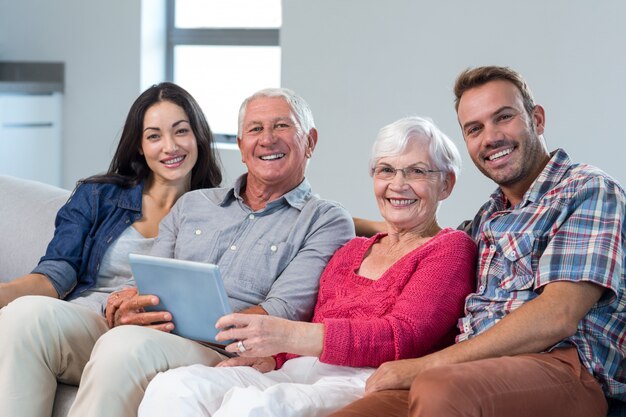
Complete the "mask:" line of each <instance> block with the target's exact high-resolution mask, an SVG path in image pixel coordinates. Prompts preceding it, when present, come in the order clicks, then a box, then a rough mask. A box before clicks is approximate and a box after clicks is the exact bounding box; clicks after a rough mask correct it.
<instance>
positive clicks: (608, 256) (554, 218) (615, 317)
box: [457, 149, 626, 401]
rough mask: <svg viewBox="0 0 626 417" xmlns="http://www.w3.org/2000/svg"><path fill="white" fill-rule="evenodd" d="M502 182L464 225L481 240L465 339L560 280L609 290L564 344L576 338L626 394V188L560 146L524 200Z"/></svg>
mask: <svg viewBox="0 0 626 417" xmlns="http://www.w3.org/2000/svg"><path fill="white" fill-rule="evenodd" d="M506 204H507V201H506V199H505V198H504V195H503V194H502V192H501V191H500V189H498V190H496V192H495V193H494V194H492V196H491V199H490V200H489V201H488V202H487V203H486V204H485V205H484V206H483V207H482V208H481V209H480V211H479V212H478V214H477V215H476V217H475V218H474V220H473V221H471V222H467V223H466V224H465V225H464V226H465V227H466V230H467V232H468V233H469V234H470V235H471V236H472V237H473V238H474V240H475V241H476V242H477V243H478V251H479V252H478V254H479V255H478V256H479V259H478V270H477V280H478V282H477V290H476V293H474V294H471V295H470V296H468V297H467V299H466V303H465V313H466V316H465V317H464V318H462V319H460V320H459V328H460V330H461V334H460V335H459V336H458V337H457V341H463V340H466V339H468V338H471V337H472V336H475V335H478V334H480V333H482V332H484V331H485V330H487V329H488V328H490V327H491V326H493V325H494V324H495V323H497V322H498V321H499V320H500V319H502V318H503V317H504V316H506V315H507V314H509V313H511V312H512V311H513V310H515V309H516V308H518V307H519V306H520V305H522V304H524V303H525V302H527V301H530V300H532V299H534V298H535V297H537V296H538V290H539V289H540V288H541V287H543V286H544V285H546V284H550V283H551V282H555V281H571V282H581V281H588V282H593V283H594V284H597V285H601V286H602V287H605V288H606V289H607V290H606V291H605V293H604V295H603V296H602V298H601V299H600V301H599V302H598V303H597V304H596V305H594V306H593V307H592V308H591V310H590V311H589V312H588V313H587V315H586V316H585V317H584V318H583V319H582V320H581V321H580V323H579V324H578V330H577V332H576V334H575V335H573V336H572V337H569V338H568V339H565V340H563V341H562V342H560V343H559V344H557V345H556V346H554V347H557V346H563V345H575V346H576V347H577V348H578V353H579V356H580V358H581V360H582V362H583V364H584V365H585V367H586V368H587V369H589V371H590V372H591V373H593V374H594V376H595V377H596V378H597V379H598V381H599V382H600V383H601V384H602V387H603V389H604V392H605V393H606V394H607V396H609V397H613V398H618V399H621V400H622V401H624V400H626V371H625V370H624V364H626V360H625V357H626V343H625V342H626V311H625V310H626V294H625V291H626V278H625V272H624V271H625V268H626V258H625V256H626V222H625V220H626V217H625V216H626V212H625V211H626V210H625V204H626V196H625V194H624V190H623V189H622V188H621V187H620V185H619V184H617V183H616V182H615V181H614V180H613V179H611V178H610V177H609V176H607V175H606V174H605V173H603V172H602V171H600V170H598V169H597V168H594V167H592V166H589V165H582V164H572V162H571V161H570V159H569V156H568V155H567V154H566V153H565V151H563V150H561V149H558V150H557V151H555V152H554V153H553V154H552V158H551V159H550V162H549V163H548V164H547V165H546V167H545V168H544V170H543V171H542V172H541V174H540V175H539V177H538V178H537V179H536V180H535V181H534V183H533V184H532V185H531V187H530V188H529V190H528V191H527V192H526V194H525V195H524V197H523V198H522V201H521V202H520V203H519V204H518V205H517V206H516V207H512V208H507V206H506Z"/></svg>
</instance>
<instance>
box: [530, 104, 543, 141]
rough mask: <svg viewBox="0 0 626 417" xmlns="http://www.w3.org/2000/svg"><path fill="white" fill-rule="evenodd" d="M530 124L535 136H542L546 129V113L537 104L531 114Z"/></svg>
mask: <svg viewBox="0 0 626 417" xmlns="http://www.w3.org/2000/svg"><path fill="white" fill-rule="evenodd" d="M532 123H533V126H534V128H535V133H536V134H537V135H543V131H544V129H545V127H546V112H545V110H544V108H543V107H541V106H540V105H539V104H537V105H536V106H535V108H534V109H533V114H532Z"/></svg>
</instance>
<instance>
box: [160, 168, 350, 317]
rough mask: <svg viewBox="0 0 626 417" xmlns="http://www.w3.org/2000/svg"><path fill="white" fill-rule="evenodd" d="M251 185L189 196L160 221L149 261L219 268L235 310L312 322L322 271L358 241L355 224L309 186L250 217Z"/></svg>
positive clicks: (343, 212)
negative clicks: (245, 195) (247, 192)
mask: <svg viewBox="0 0 626 417" xmlns="http://www.w3.org/2000/svg"><path fill="white" fill-rule="evenodd" d="M245 179H246V176H245V175H243V176H242V177H240V178H239V179H238V180H237V181H236V183H235V185H234V187H231V188H213V189H203V190H195V191H191V192H188V193H186V194H184V195H183V196H182V197H181V198H180V199H179V200H178V201H177V202H176V204H175V205H174V207H173V208H172V210H171V211H170V213H169V214H168V215H167V216H166V217H165V218H164V219H163V220H162V221H161V225H160V227H159V236H158V238H157V240H156V241H155V243H154V246H153V248H152V251H151V254H152V255H154V256H161V257H168V258H178V259H186V260H191V261H198V262H208V263H214V264H217V265H219V267H220V270H221V272H222V277H223V279H224V285H225V287H226V292H227V293H228V296H229V298H230V304H231V306H232V308H233V310H235V311H239V310H243V309H245V308H248V307H251V306H255V305H260V306H261V307H263V308H264V309H265V310H266V311H267V312H268V313H269V314H271V315H275V316H279V317H285V318H288V319H292V320H308V319H310V317H311V314H312V312H313V306H314V305H315V300H316V298H317V290H318V286H319V277H320V275H321V273H322V271H323V270H324V267H325V266H326V264H327V263H328V260H329V259H330V257H331V256H332V254H333V253H334V252H335V250H337V249H338V248H339V247H341V246H342V245H343V244H345V243H346V242H347V241H348V240H350V239H351V238H353V237H354V225H353V222H352V219H351V217H350V215H349V214H348V212H347V211H346V210H345V209H344V208H343V207H342V206H340V205H339V204H337V203H334V202H330V201H327V200H323V199H321V198H319V197H317V196H315V195H313V193H312V191H311V186H310V185H309V183H308V181H307V180H306V179H305V180H304V181H302V183H300V185H298V186H297V187H296V188H294V189H293V190H291V191H290V192H288V193H287V194H285V195H283V196H282V197H280V198H279V199H277V200H274V201H272V202H270V203H268V204H267V205H266V207H265V208H263V209H262V210H259V211H252V210H251V209H250V208H249V207H248V206H247V205H246V204H244V202H243V199H242V198H241V196H240V190H241V188H242V185H243V184H244V181H245Z"/></svg>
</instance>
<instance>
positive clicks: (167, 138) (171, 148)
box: [163, 135, 178, 153]
mask: <svg viewBox="0 0 626 417" xmlns="http://www.w3.org/2000/svg"><path fill="white" fill-rule="evenodd" d="M177 150H178V143H176V139H175V138H174V137H173V136H171V135H164V136H163V151H164V152H166V153H173V152H176V151H177Z"/></svg>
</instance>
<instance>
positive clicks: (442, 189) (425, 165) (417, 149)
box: [374, 140, 454, 234]
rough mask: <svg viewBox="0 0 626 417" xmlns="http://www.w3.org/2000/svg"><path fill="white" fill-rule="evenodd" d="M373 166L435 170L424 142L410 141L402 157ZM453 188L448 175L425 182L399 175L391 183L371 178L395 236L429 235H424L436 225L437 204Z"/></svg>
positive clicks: (434, 174) (435, 175) (430, 176)
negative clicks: (409, 234)
mask: <svg viewBox="0 0 626 417" xmlns="http://www.w3.org/2000/svg"><path fill="white" fill-rule="evenodd" d="M376 166H377V167H378V166H387V167H389V168H395V169H398V168H406V167H414V168H420V169H423V170H436V168H435V167H434V165H433V163H432V161H431V158H430V155H429V154H428V146H427V145H426V143H425V141H424V140H412V141H410V142H409V144H408V146H407V148H406V150H405V151H404V152H403V153H402V154H401V155H398V156H393V157H391V156H390V157H384V158H380V159H379V160H378V161H377V162H376ZM453 186H454V178H452V177H451V176H450V174H448V178H447V180H444V179H442V174H441V173H439V172H432V173H428V174H427V175H425V176H424V178H421V179H416V180H412V181H407V180H406V179H405V177H404V175H403V173H402V172H399V171H397V172H396V174H395V176H394V177H393V178H392V179H391V180H382V179H379V178H377V177H376V175H374V195H375V196H376V202H377V203H378V209H379V210H380V214H381V215H382V217H383V218H384V219H385V222H386V223H387V226H388V228H390V229H391V230H393V231H396V232H406V231H415V232H417V233H420V234H428V233H425V232H427V231H429V230H432V228H433V227H434V226H436V224H437V219H436V214H437V207H438V205H439V201H441V200H443V199H445V198H446V197H448V196H449V195H450V192H451V191H452V187H453Z"/></svg>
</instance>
